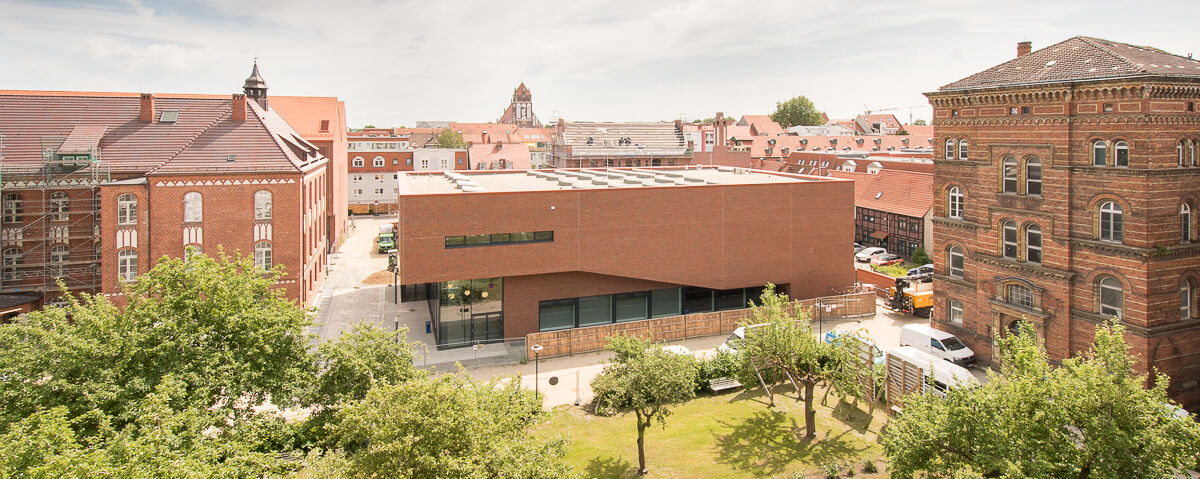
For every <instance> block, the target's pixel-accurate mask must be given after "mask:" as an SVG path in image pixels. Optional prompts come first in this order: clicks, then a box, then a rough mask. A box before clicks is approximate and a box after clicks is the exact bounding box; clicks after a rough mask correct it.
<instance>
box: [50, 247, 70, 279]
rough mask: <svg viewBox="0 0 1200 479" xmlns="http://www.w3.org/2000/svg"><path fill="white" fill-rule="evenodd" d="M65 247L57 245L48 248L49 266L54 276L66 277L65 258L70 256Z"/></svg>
mask: <svg viewBox="0 0 1200 479" xmlns="http://www.w3.org/2000/svg"><path fill="white" fill-rule="evenodd" d="M69 251H70V250H69V249H67V245H65V244H59V245H54V246H53V247H51V248H50V264H51V269H52V271H53V272H54V276H66V273H67V271H66V270H67V268H66V264H67V258H68V256H69V255H70V253H69Z"/></svg>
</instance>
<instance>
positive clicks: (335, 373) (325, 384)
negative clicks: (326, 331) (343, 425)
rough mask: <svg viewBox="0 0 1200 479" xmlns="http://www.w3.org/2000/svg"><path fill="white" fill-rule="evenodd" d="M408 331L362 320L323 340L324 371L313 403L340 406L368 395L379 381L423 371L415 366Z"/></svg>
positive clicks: (320, 360)
mask: <svg viewBox="0 0 1200 479" xmlns="http://www.w3.org/2000/svg"><path fill="white" fill-rule="evenodd" d="M406 333H407V330H401V331H398V332H395V333H391V332H388V331H384V330H383V329H382V328H380V327H379V326H376V325H374V324H369V323H362V324H356V325H354V327H353V328H352V329H351V330H350V331H347V332H344V333H342V334H341V335H340V336H338V338H337V339H335V340H332V341H326V342H324V343H321V345H320V346H318V347H317V354H316V361H317V366H318V368H319V369H320V370H321V374H320V376H319V377H317V380H316V387H315V390H314V394H313V398H312V404H314V405H319V406H322V407H335V406H339V405H341V404H344V403H348V402H350V401H357V400H360V399H362V398H364V397H366V396H367V391H369V390H370V389H371V388H372V387H375V386H377V385H380V384H398V383H402V382H404V381H408V380H410V379H412V378H414V377H416V376H417V375H418V374H420V373H421V372H420V371H419V370H417V369H416V368H415V367H414V366H413V349H412V345H411V344H410V343H409V342H408V340H407V334H406Z"/></svg>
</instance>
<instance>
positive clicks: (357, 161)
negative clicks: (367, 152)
mask: <svg viewBox="0 0 1200 479" xmlns="http://www.w3.org/2000/svg"><path fill="white" fill-rule="evenodd" d="M363 161H364V160H363V157H361V156H356V157H354V159H353V160H350V166H353V167H355V168H362V166H363Z"/></svg>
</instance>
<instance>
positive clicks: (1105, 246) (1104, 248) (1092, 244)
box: [1071, 238, 1157, 263]
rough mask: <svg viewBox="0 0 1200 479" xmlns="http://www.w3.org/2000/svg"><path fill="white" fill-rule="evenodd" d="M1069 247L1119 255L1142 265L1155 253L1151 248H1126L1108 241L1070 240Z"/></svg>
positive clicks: (1126, 246)
mask: <svg viewBox="0 0 1200 479" xmlns="http://www.w3.org/2000/svg"><path fill="white" fill-rule="evenodd" d="M1071 246H1072V247H1077V248H1085V249H1090V250H1092V251H1095V252H1097V253H1102V254H1108V255H1120V256H1125V257H1130V258H1133V259H1136V260H1139V261H1141V262H1143V263H1145V262H1146V261H1148V260H1149V259H1150V257H1151V256H1154V255H1155V253H1157V251H1156V250H1154V249H1151V248H1139V247H1136V246H1128V245H1124V244H1120V243H1112V242H1108V241H1100V240H1093V239H1083V238H1071Z"/></svg>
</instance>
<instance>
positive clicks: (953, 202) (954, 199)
mask: <svg viewBox="0 0 1200 479" xmlns="http://www.w3.org/2000/svg"><path fill="white" fill-rule="evenodd" d="M963 200H964V196H963V190H962V188H959V187H957V186H951V187H950V190H949V191H947V193H946V216H949V217H951V218H954V219H959V220H961V219H963V217H964V215H963V207H964V206H965V203H964V201H963Z"/></svg>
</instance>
